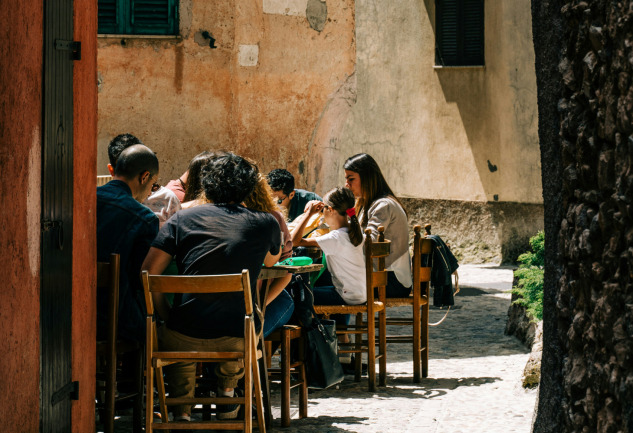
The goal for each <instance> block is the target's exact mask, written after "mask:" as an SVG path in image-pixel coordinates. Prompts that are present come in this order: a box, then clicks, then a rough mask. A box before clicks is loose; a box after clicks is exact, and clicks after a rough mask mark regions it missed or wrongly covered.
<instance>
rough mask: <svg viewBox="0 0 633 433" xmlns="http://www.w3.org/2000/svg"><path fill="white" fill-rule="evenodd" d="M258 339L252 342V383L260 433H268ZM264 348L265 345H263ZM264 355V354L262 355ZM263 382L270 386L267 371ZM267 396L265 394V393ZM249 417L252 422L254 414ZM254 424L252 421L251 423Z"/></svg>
mask: <svg viewBox="0 0 633 433" xmlns="http://www.w3.org/2000/svg"><path fill="white" fill-rule="evenodd" d="M255 340H256V337H255V336H253V339H252V341H251V345H252V348H253V350H252V352H253V358H252V360H251V362H250V364H251V368H252V369H253V370H252V371H253V377H252V382H253V384H254V387H255V410H256V411H257V428H258V429H259V432H260V433H266V424H267V421H268V420H267V419H266V418H267V417H266V416H265V415H264V402H263V401H262V400H263V398H262V376H261V375H260V371H259V365H260V364H259V363H258V362H257V361H256V358H257V342H256V341H255ZM262 347H263V345H262ZM262 355H264V354H262ZM261 359H264V356H262V358H261ZM263 364H264V366H266V362H263ZM263 380H264V383H266V384H268V372H267V371H266V370H264V376H263ZM264 395H265V393H264ZM249 400H250V401H251V402H252V395H251V398H250V399H249ZM268 401H269V402H270V395H269V400H268ZM269 410H270V406H269ZM247 415H248V416H249V417H250V418H251V420H252V418H253V416H252V413H251V412H250V411H249V413H248V414H245V415H244V416H247ZM251 424H252V421H251ZM251 430H252V425H251V428H250V430H247V431H246V433H250V432H251Z"/></svg>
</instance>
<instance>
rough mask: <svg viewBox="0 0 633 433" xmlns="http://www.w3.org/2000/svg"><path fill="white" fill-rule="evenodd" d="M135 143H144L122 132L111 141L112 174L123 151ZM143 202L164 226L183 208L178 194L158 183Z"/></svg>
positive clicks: (159, 224) (109, 153)
mask: <svg viewBox="0 0 633 433" xmlns="http://www.w3.org/2000/svg"><path fill="white" fill-rule="evenodd" d="M135 144H143V143H142V142H141V140H139V139H138V138H136V137H135V136H133V135H132V134H120V135H117V136H116V137H114V138H113V139H112V141H110V144H109V145H108V159H109V160H110V163H109V164H108V171H109V172H110V176H114V170H115V168H116V163H117V160H118V159H119V155H120V154H121V152H123V151H124V150H125V149H127V148H128V147H130V146H133V145H135ZM143 204H144V205H145V206H147V207H148V208H150V209H151V211H152V212H154V214H155V215H156V216H157V217H158V226H159V227H162V225H163V224H164V223H165V221H167V220H168V219H169V218H171V216H172V215H173V214H175V213H176V212H178V211H179V210H180V209H181V206H180V200H179V199H178V197H177V196H176V194H174V193H173V192H172V191H171V190H170V189H167V188H165V187H164V186H160V185H159V184H158V183H154V184H153V185H152V193H151V194H150V196H149V197H147V198H146V199H145V200H143Z"/></svg>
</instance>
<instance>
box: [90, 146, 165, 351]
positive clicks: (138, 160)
mask: <svg viewBox="0 0 633 433" xmlns="http://www.w3.org/2000/svg"><path fill="white" fill-rule="evenodd" d="M113 177H114V179H113V180H111V181H110V182H108V183H107V184H106V185H103V186H100V187H99V188H97V260H99V261H108V260H109V259H110V254H112V253H117V254H119V255H120V260H121V272H120V282H119V329H118V333H119V338H122V339H129V340H136V341H139V342H141V343H144V342H145V316H146V314H145V300H144V296H143V289H142V285H141V279H140V277H139V274H140V272H141V264H142V263H143V259H144V258H145V256H146V254H147V251H148V250H149V247H150V245H151V243H152V241H153V240H154V238H155V237H156V233H158V218H157V217H156V215H154V213H152V211H151V210H149V209H148V208H147V207H146V206H143V205H142V204H141V202H142V201H143V200H145V199H146V198H147V196H148V195H149V194H150V191H151V188H152V184H153V183H154V182H155V181H156V179H157V178H158V159H157V158H156V155H155V154H154V152H152V151H151V150H150V149H148V148H147V147H145V146H143V145H142V144H136V145H132V146H129V147H127V148H126V149H125V150H123V151H122V152H121V153H120V155H119V156H118V160H117V162H116V167H115V169H114V171H113ZM107 305H108V297H107V293H106V291H99V292H97V338H99V339H103V338H105V329H106V326H107V314H106V308H107Z"/></svg>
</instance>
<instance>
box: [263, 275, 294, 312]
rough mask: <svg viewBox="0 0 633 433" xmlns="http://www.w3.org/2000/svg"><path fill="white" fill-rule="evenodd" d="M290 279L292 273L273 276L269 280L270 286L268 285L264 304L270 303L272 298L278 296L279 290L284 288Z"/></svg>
mask: <svg viewBox="0 0 633 433" xmlns="http://www.w3.org/2000/svg"><path fill="white" fill-rule="evenodd" d="M291 279H292V275H290V273H288V274H286V276H284V277H281V278H275V279H274V280H272V281H271V282H270V287H268V295H267V296H266V305H268V304H270V303H271V302H272V301H273V299H275V298H276V297H277V296H279V294H280V293H281V291H282V290H284V289H285V288H286V286H287V285H288V283H289V282H290V280H291Z"/></svg>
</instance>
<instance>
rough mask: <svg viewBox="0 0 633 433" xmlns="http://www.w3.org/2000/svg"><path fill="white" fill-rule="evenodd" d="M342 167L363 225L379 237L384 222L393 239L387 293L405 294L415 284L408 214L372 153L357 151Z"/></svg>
mask: <svg viewBox="0 0 633 433" xmlns="http://www.w3.org/2000/svg"><path fill="white" fill-rule="evenodd" d="M343 168H344V169H345V186H346V187H347V188H349V189H350V190H351V191H352V193H353V194H354V196H355V197H356V212H357V213H358V215H359V219H360V224H361V226H362V227H363V228H368V229H371V236H372V239H374V240H375V239H377V238H378V227H379V226H383V227H384V228H385V239H388V240H390V241H391V253H390V254H389V256H388V257H387V258H386V260H385V265H386V266H387V271H388V272H387V297H388V298H406V297H408V296H409V294H410V293H411V287H412V286H413V281H412V279H411V257H410V255H409V223H408V220H407V214H406V212H405V211H404V208H403V207H402V204H401V203H400V201H399V200H398V199H397V198H396V196H395V194H394V193H393V191H392V190H391V188H389V185H388V184H387V181H386V180H385V178H384V177H383V175H382V172H381V171H380V167H378V164H377V163H376V161H375V160H374V158H372V157H371V156H370V155H367V154H366V153H359V154H358V155H354V156H352V157H350V158H348V159H347V161H345V164H344V165H343Z"/></svg>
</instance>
